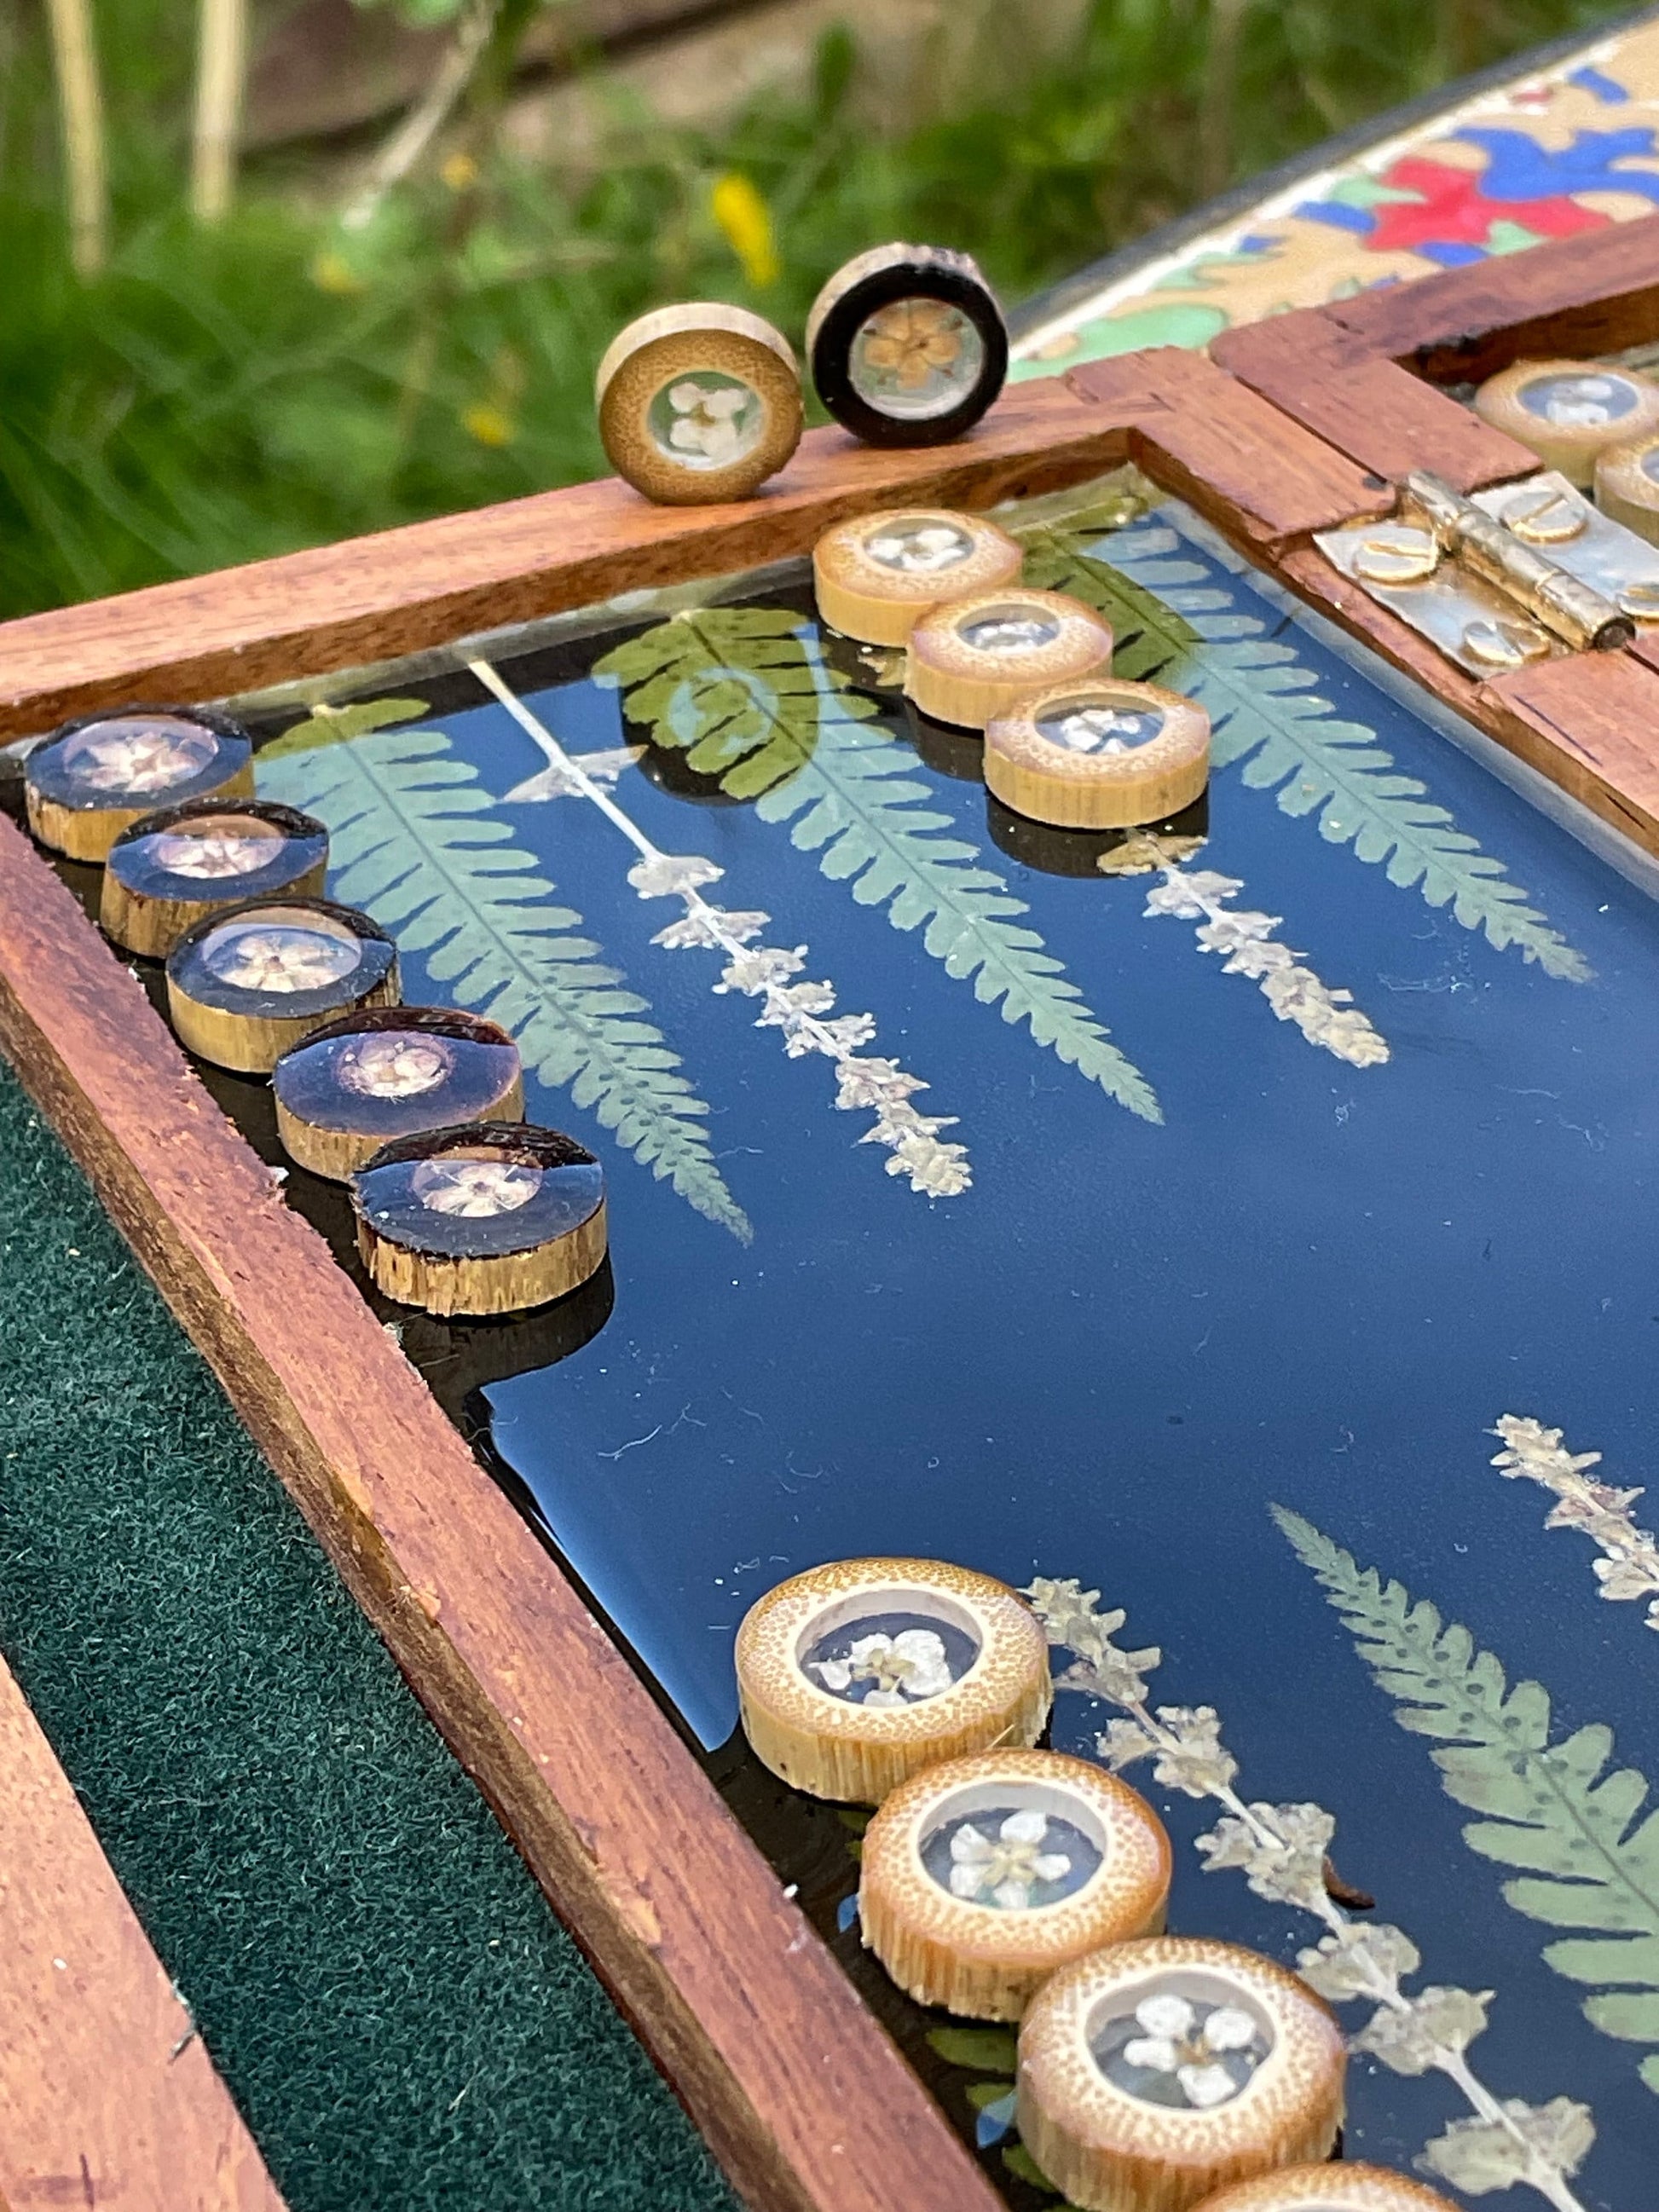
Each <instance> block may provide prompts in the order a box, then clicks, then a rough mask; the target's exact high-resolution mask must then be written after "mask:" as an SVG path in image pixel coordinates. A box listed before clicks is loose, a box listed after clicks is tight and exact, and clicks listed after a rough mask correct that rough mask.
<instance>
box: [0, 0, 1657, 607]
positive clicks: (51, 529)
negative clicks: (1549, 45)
mask: <svg viewBox="0 0 1659 2212" xmlns="http://www.w3.org/2000/svg"><path fill="white" fill-rule="evenodd" d="M273 3H274V0H273ZM406 4H408V5H410V7H411V8H414V7H416V6H418V7H419V8H420V9H422V12H424V13H426V14H428V15H431V14H434V13H436V14H440V15H441V14H443V13H445V12H447V11H448V10H449V9H451V8H452V7H453V5H454V4H455V0H406ZM536 4H537V0H510V4H509V0H503V10H504V12H503V15H502V18H501V21H503V22H504V23H509V22H510V23H511V24H512V25H513V26H515V27H521V26H522V24H523V22H524V21H526V19H527V17H528V15H530V14H532V13H533V12H534V8H535V6H536ZM543 4H547V5H568V6H579V5H580V0H543ZM951 5H952V26H953V30H952V36H953V43H954V45H955V46H957V47H960V48H963V49H964V50H963V51H961V52H955V54H954V57H953V59H952V62H951V70H950V72H949V82H950V87H951V91H950V95H949V98H948V100H945V101H944V103H943V104H942V105H936V107H935V110H934V112H931V113H929V114H927V115H926V116H924V117H921V118H918V119H916V120H915V123H914V125H912V126H911V127H908V128H902V129H898V130H896V131H888V132H887V133H886V134H885V135H878V134H875V133H872V131H871V130H870V128H869V127H868V125H867V122H866V113H867V110H866V106H865V104H864V103H863V100H862V99H861V96H860V77H859V70H858V65H857V56H856V53H855V52H854V47H853V46H852V43H851V41H850V40H849V39H848V36H847V35H845V34H844V33H835V32H832V33H829V35H828V36H826V37H825V39H824V40H823V43H822V45H821V46H820V48H819V50H818V54H817V68H816V74H815V77H814V82H813V84H812V86H811V88H810V89H809V90H807V91H805V92H803V93H802V94H799V96H796V97H793V98H789V99H783V98H779V97H776V96H771V97H769V98H767V99H766V100H763V101H761V102H759V103H757V106H755V108H754V109H753V111H752V112H750V113H748V114H747V115H744V116H742V117H739V118H738V119H736V120H735V121H734V122H732V124H731V125H728V126H726V127H723V128H722V129H720V131H717V132H709V131H694V130H687V129H678V128H676V129H668V128H665V127H664V126H663V125H661V124H660V123H659V121H658V120H657V119H656V118H653V117H652V116H650V115H649V114H647V113H644V112H639V111H638V110H637V108H632V107H629V106H628V105H627V104H626V103H623V102H617V103H614V104H613V106H612V110H611V126H610V132H609V137H608V139H607V141H606V144H605V158H604V161H603V162H602V163H600V164H599V165H598V166H597V167H595V166H593V165H592V164H591V163H590V164H589V165H588V166H586V167H582V168H576V167H563V168H561V167H527V166H526V165H525V164H524V163H522V162H520V161H513V159H512V158H510V157H509V156H508V155H507V154H506V153H505V152H504V151H503V150H501V147H500V145H499V143H498V134H497V132H496V130H495V122H496V118H497V115H498V112H499V110H498V106H496V105H495V103H494V102H493V100H492V99H490V98H489V97H486V96H484V95H483V94H481V95H480V97H479V98H478V99H477V100H475V101H474V102H473V104H472V105H471V107H470V108H469V109H468V110H467V111H466V112H465V113H464V114H463V115H462V117H461V118H459V121H458V123H457V125H456V127H455V130H454V131H453V132H451V133H450V134H449V136H448V137H447V139H445V140H444V141H442V142H441V143H440V144H439V145H438V147H437V148H436V149H435V158H434V161H433V162H432V163H430V164H428V166H427V167H424V168H422V170H421V171H420V172H419V173H417V174H416V176H415V177H414V178H413V179H411V181H410V185H408V187H407V188H406V189H404V190H403V191H400V192H398V194H396V195H394V197H392V199H391V200H390V201H389V202H388V203H387V204H386V206H385V208H384V209H383V210H382V212H381V215H380V218H379V219H378V220H377V221H376V222H375V223H374V225H373V226H372V227H371V228H369V230H368V231H367V232H366V233H364V234H361V235H354V236H351V237H347V236H345V235H344V234H342V233H341V232H340V230H339V229H338V228H337V222H336V216H337V211H338V208H339V204H340V203H341V200H342V198H343V195H344V193H345V192H346V191H347V189H348V187H349V179H348V178H347V177H346V176H345V175H343V173H341V172H339V171H338V170H337V169H334V170H330V171H328V172H326V173H325V172H324V171H323V170H322V169H321V168H319V164H318V158H317V156H316V155H315V154H314V153H313V154H312V155H307V154H306V153H305V152H304V150H303V149H301V150H300V151H299V152H289V153H285V154H283V155H277V156H271V157H268V158H267V159H266V160H264V161H263V162H262V163H260V164H258V165H256V166H255V167H252V169H251V170H250V171H249V172H248V173H246V175H245V177H244V179H243V184H242V190H241V194H240V201H239V204H238V207H237V210H236V211H235V213H234V216H233V217H232V219H231V220H230V221H229V222H228V223H227V224H225V225H224V227H223V228H220V229H218V230H213V231H204V230H201V229H198V228H194V227H193V226H192V224H191V222H190V220H189V218H188V216H186V215H185V212H184V210H183V194H184V179H185V171H186V167H187V161H188V155H187V143H186V142H187V138H188V128H189V114H190V100H191V72H192V47H193V40H194V35H195V26H194V20H193V19H194V15H195V9H194V8H192V7H191V6H187V5H181V4H179V0H97V6H96V9H95V19H96V23H97V27H98V34H99V39H100V49H101V54H102V60H103V66H104V73H105V77H106V94H107V106H108V111H109V130H108V138H109V152H110V173H111V178H112V191H113V201H114V219H113V226H112V230H113V240H114V244H113V251H112V258H111V261H110V264H109V268H108V270H107V273H106V275H105V276H103V277H102V278H100V280H99V281H97V282H96V283H90V284H83V283H79V282H77V280H76V277H75V276H73V274H72V273H71V272H70V270H69V268H68V266H67V264H66V259H65V255H64V220H63V210H62V182H61V168H62V161H61V154H60V149H59V144H58V122H57V112H56V107H55V104H54V99H53V94H52V67H51V57H50V52H49V48H48V46H47V43H46V35H45V31H44V28H43V24H44V19H45V9H43V8H38V7H24V6H19V7H13V8H10V9H0V280H3V291H4V305H3V311H0V616H4V615H7V614H15V613H20V612H23V611H28V610H31V609H33V608H38V607H45V606H50V605H56V604H58V603H59V602H61V601H64V600H67V599H84V598H90V597H94V596H96V595H98V594H100V593H103V592H112V591H118V590H123V589H125V588H128V587H130V586H135V585H139V584H143V583H149V582H152V581H155V580H160V579H161V578H164V577H167V576H173V575H179V574H186V573H190V572H192V571H196V570H200V569H206V568H217V567H221V566H223V565H227V564H228V563H231V562H237V561H245V560H249V559H252V558H254V557H256V556H260V555H264V554H267V553H273V552H278V551H282V550H287V549H289V548H290V547H293V546H295V545H299V544H308V543H313V542H319V541H322V540H327V539H332V538H341V537H346V536H349V535H351V534H353V533H355V532H362V531H366V530H372V529H378V528H380V527H383V526H387V525H391V524H394V523H398V522H401V521H406V520H414V519H416V518H418V517H420V516H423V515H428V514H432V513H446V512H450V511H453V510H454V509H456V508H459V507H468V506H474V505H477V504H478V503H480V502H482V501H489V500H495V499H505V498H510V497H513V496H515V495H519V494H521V493H524V492H526V491H531V490H536V489H544V488H545V487H547V486H549V485H552V484H557V483H568V482H572V481H575V480H578V479H580V478H581V477H587V476H590V475H592V474H595V473H598V472H599V471H600V467H601V463H600V456H599V447H598V444H597V441H596V438H595V435H594V432H593V427H592V372H593V368H594V365H595V363H596V362H597V361H598V359H599V355H600V353H601V352H602V351H603V350H604V348H605V345H606V343H608V342H609V340H610V338H611V337H612V336H613V335H614V333H615V332H616V331H617V330H618V329H619V328H620V327H621V325H623V323H624V322H625V321H626V320H628V319H629V318H630V317H631V316H633V315H635V314H637V313H641V311H642V310H644V309H645V308H647V307H652V306H654V305H657V304H659V303H660V302H662V301H665V300H673V299H677V298H678V299H686V298H698V297H702V298H717V299H731V300H735V301H741V302H743V303H744V304H746V305H749V306H751V307H756V308H757V309H759V310H760V311H761V312H763V313H765V314H767V315H769V316H770V317H771V318H772V319H774V320H775V321H777V322H779V323H780V324H781V325H782V326H783V327H784V328H785V329H786V330H787V331H789V332H790V333H791V334H792V336H794V337H799V333H800V331H801V327H802V325H803V323H804V320H805V313H806V309H807V307H808V305H809V304H810V302H811V299H812V296H813V295H814V293H815V291H816V290H817V287H818V285H819V284H820V283H822V282H823V278H824V277H825V276H828V275H829V273H830V272H831V271H832V270H834V269H835V268H836V266H837V265H838V264H840V263H841V262H842V260H844V259H845V258H847V257H848V255H850V254H852V253H854V252H860V251H861V250H862V249H863V248H864V247H866V246H869V245H871V244H872V243H876V242H878V241H880V240H884V239H889V238H895V237H904V238H924V239H928V240H933V241H935V242H937V243H939V244H941V245H951V246H962V247H966V248H968V249H969V251H971V252H974V253H975V254H976V255H977V256H978V257H979V258H980V259H981V262H982V263H983V264H984V266H985V267H986V269H987V271H988V272H989V273H990V275H991V276H993V278H994V281H995V282H996V283H998V284H999V286H1000V287H1001V288H1002V289H1003V291H1004V294H1005V296H1006V297H1007V298H1009V299H1010V300H1018V299H1019V298H1021V297H1022V296H1024V295H1029V294H1030V292H1031V291H1032V290H1033V289H1036V288H1037V287H1039V286H1041V285H1042V284H1044V283H1048V282H1049V281H1051V280H1053V279H1054V278H1056V277H1058V276H1062V275H1065V274H1066V273H1067V272H1069V271H1070V270H1073V269H1075V268H1077V267H1078V266H1079V265H1080V264H1083V263H1085V262H1087V261H1089V260H1091V259H1093V258H1096V257H1097V256H1098V255H1100V254H1102V253H1103V252H1106V251H1107V250H1108V249H1109V248H1110V247H1112V246H1117V245H1120V244H1121V243H1123V242H1124V241H1125V240H1129V239H1132V238H1133V237H1136V236H1138V235H1139V234H1142V233H1144V232H1145V231H1146V230H1147V229H1148V228H1151V227H1152V226H1153V225H1155V224H1156V223H1158V222H1160V221H1163V220H1164V219H1165V218H1167V217H1169V216H1173V215H1175V214H1176V213H1178V212H1180V211H1181V210H1183V209H1185V208H1187V207H1188V206H1190V205H1192V204H1194V203H1195V202H1197V201H1199V200H1201V199H1202V198H1204V197H1206V196H1208V195H1211V194H1212V193H1214V192H1216V191H1219V190H1221V189H1222V188H1223V187H1224V186H1225V185H1228V184H1230V183H1231V182H1233V181H1234V180H1236V179H1239V178H1242V177H1245V176H1249V175H1250V174H1252V173H1255V171H1257V170H1259V169H1260V168H1261V167H1264V166H1265V165H1267V164H1268V163H1270V162H1273V161H1279V160H1281V159H1283V158H1285V156H1286V155H1291V154H1293V153H1296V152H1297V151H1299V150H1301V149H1304V148H1307V147H1310V146H1313V145H1316V143H1318V142H1319V141H1320V140H1321V139H1322V138H1324V137H1328V135H1329V134H1330V133H1332V132H1333V131H1338V130H1340V129H1343V128H1345V127H1346V126H1347V125H1352V124H1353V123H1355V122H1357V121H1358V120H1360V119H1361V118H1364V117H1366V116H1369V115H1372V114H1375V113H1376V112H1379V111H1381V110H1383V109H1384V108H1387V107H1389V106H1393V105H1395V103H1397V102H1399V101H1401V100H1406V99H1409V98H1411V97H1413V95H1415V94H1420V93H1422V92H1425V90H1427V89H1429V88H1431V87H1433V86H1435V85H1437V84H1438V83H1441V82H1443V81H1444V80H1445V79H1446V78H1447V77H1449V76H1455V75H1456V74H1458V73H1460V72H1462V71H1464V70H1469V69H1473V68H1475V67H1478V66H1480V65H1481V64H1486V63H1490V62H1492V61H1494V60H1497V59H1498V58H1501V57H1502V56H1504V55H1506V54H1509V53H1512V52H1516V51H1517V50H1519V49H1520V48H1522V47H1523V46H1527V45H1528V44H1530V43H1532V42H1534V41H1536V40H1541V39H1546V38H1552V37H1555V36H1558V35H1559V34H1561V33H1564V32H1568V31H1571V30H1574V29H1577V28H1581V27H1582V28H1586V29H1588V28H1589V27H1590V26H1592V25H1594V24H1595V23H1597V22H1600V21H1605V20H1607V18H1608V17H1609V16H1611V15H1613V14H1615V13H1619V12H1621V10H1620V9H1619V8H1618V6H1617V5H1616V4H1613V5H1610V4H1609V0H1364V4H1362V5H1358V6H1354V5H1345V4H1342V0H1091V6H1090V7H1089V8H1088V9H1087V10H1086V14H1085V20H1084V22H1083V25H1082V28H1081V30H1080V33H1079V37H1078V40H1077V43H1076V45H1075V47H1074V49H1073V51H1071V52H1066V53H1063V54H1060V56H1058V57H1057V58H1055V59H1054V62H1053V63H1052V64H1051V65H1049V66H1047V67H1045V68H1043V69H1041V70H1037V71H1036V73H1035V74H1033V73H1032V72H1031V70H1030V68H1029V67H1027V66H1025V65H1024V64H1023V62H1022V58H1021V57H1022V51H1023V48H1024V46H1025V45H1026V44H1027V43H1029V41H1027V40H1024V38H1023V35H1022V27H1023V26H1027V25H1029V24H1030V21H1033V20H1034V19H1035V18H1036V16H1038V15H1041V13H1042V10H1043V9H1044V6H1045V0H951ZM970 23H971V24H976V25H978V26H979V28H978V30H977V31H976V32H975V33H974V35H973V36H972V37H971V38H969V36H968V33H967V32H966V30H965V29H964V30H962V31H961V33H960V35H959V36H958V35H957V27H959V26H966V25H969V24H970ZM491 82H494V80H493V79H492V80H491ZM458 146H459V148H460V149H463V150H466V151H468V152H470V153H471V155H474V156H476V168H477V175H476V179H475V180H474V181H473V182H472V183H471V184H470V185H466V186H465V188H464V189H460V190H457V189H456V188H455V187H454V186H453V184H449V185H447V184H446V183H445V182H444V181H443V180H442V173H441V158H440V157H441V156H443V155H445V154H446V153H453V152H454V151H456V150H457V149H458ZM367 150H368V148H367V146H365V148H364V149H363V152H364V154H365V155H366V153H367ZM731 173H736V174H738V175H740V176H742V177H744V178H745V179H748V180H749V182H750V184H752V185H753V186H754V187H755V189H756V191H757V192H758V193H759V194H760V196H761V197H762V198H763V201H764V202H765V204H766V206H767V208H768V210H769V216H770V221H771V225H772V229H773V233H774V236H775V248H776V263H777V273H776V275H775V276H771V277H769V279H768V280H767V281H757V278H756V276H755V274H754V264H752V262H751V264H750V267H749V269H748V270H745V266H744V262H743V260H742V259H741V258H740V257H739V255H738V252H736V251H734V248H733V246H732V244H731V242H730V241H729V240H728V239H727V237H726V235H724V234H722V230H721V228H720V224H719V222H717V221H716V219H715V214H714V201H713V188H714V184H715V182H716V181H717V179H720V178H721V177H722V176H726V175H728V174H731ZM452 175H453V172H452Z"/></svg>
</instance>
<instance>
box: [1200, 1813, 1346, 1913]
mask: <svg viewBox="0 0 1659 2212" xmlns="http://www.w3.org/2000/svg"><path fill="white" fill-rule="evenodd" d="M1194 1794H1196V1793H1194ZM1249 1812H1250V1818H1249V1820H1239V1819H1237V1818H1236V1817H1231V1816H1230V1817H1229V1818H1227V1819H1226V1820H1218V1821H1217V1822H1216V1825H1215V1827H1214V1830H1213V1832H1212V1833H1211V1834H1209V1835H1207V1836H1200V1837H1199V1838H1198V1849H1199V1850H1200V1851H1202V1852H1203V1853H1205V1855H1206V1856H1205V1860H1204V1863H1205V1866H1206V1869H1212V1870H1213V1869H1215V1868H1217V1867H1241V1868H1242V1869H1243V1873H1244V1879H1245V1881H1248V1882H1249V1886H1250V1887H1251V1888H1252V1889H1253V1890H1254V1891H1255V1893H1256V1895H1257V1896H1258V1897H1267V1898H1271V1899H1273V1902H1274V1903H1275V1904H1279V1905H1300V1906H1301V1907H1302V1909H1303V1911H1304V1912H1317V1911H1318V1910H1319V1908H1320V1905H1321V1904H1322V1901H1323V1899H1324V1896H1325V1855H1326V1853H1327V1852H1328V1850H1329V1849H1330V1847H1331V1838H1332V1837H1333V1836H1334V1834H1335V1833H1336V1822H1335V1821H1334V1820H1333V1819H1332V1818H1331V1815H1330V1814H1328V1812H1326V1811H1325V1809H1324V1808H1323V1807H1322V1806H1320V1805H1252V1806H1251V1807H1250V1808H1249Z"/></svg>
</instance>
